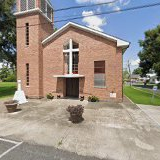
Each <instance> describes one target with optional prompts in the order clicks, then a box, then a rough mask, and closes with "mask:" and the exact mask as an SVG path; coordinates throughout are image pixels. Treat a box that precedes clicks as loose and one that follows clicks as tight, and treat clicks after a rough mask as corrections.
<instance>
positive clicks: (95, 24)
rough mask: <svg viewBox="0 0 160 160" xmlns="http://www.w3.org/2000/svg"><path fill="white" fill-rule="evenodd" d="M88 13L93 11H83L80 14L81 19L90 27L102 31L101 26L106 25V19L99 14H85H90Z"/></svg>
mask: <svg viewBox="0 0 160 160" xmlns="http://www.w3.org/2000/svg"><path fill="white" fill-rule="evenodd" d="M90 15H94V12H93V11H83V12H82V16H83V17H84V18H83V20H82V21H83V22H84V23H86V24H87V26H88V27H90V28H93V29H95V30H99V31H103V30H102V28H101V27H103V26H104V25H106V19H105V18H101V17H100V16H91V17H86V16H90Z"/></svg>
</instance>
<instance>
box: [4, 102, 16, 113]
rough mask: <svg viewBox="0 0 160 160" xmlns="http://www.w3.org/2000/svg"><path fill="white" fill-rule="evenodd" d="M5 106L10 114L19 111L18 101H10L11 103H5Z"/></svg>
mask: <svg viewBox="0 0 160 160" xmlns="http://www.w3.org/2000/svg"><path fill="white" fill-rule="evenodd" d="M4 105H5V106H6V108H7V111H8V113H13V112H15V111H16V110H17V106H18V101H16V100H10V101H7V102H4Z"/></svg>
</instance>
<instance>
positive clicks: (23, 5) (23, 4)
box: [20, 0, 35, 11]
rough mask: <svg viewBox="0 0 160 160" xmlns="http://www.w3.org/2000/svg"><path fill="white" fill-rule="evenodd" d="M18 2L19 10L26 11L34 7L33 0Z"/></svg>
mask: <svg viewBox="0 0 160 160" xmlns="http://www.w3.org/2000/svg"><path fill="white" fill-rule="evenodd" d="M20 2H21V3H20V7H21V9H20V10H21V11H27V10H30V9H34V8H35V0H21V1H20Z"/></svg>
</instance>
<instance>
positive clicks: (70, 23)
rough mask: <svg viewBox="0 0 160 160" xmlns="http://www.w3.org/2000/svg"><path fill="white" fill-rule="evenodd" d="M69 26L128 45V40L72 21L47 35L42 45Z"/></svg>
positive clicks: (120, 45)
mask: <svg viewBox="0 0 160 160" xmlns="http://www.w3.org/2000/svg"><path fill="white" fill-rule="evenodd" d="M69 27H75V28H78V29H81V30H83V31H85V32H89V33H91V34H94V35H97V36H101V37H103V38H105V39H107V40H111V41H113V42H116V43H117V47H122V48H124V49H126V48H128V47H129V45H130V42H127V41H125V40H122V39H120V38H116V37H114V36H111V35H108V34H106V33H103V32H100V31H97V30H94V29H92V28H88V27H85V26H82V25H79V24H76V23H73V22H69V23H67V24H66V25H64V26H63V27H62V28H60V29H59V30H57V31H56V32H54V33H53V34H51V35H50V36H49V37H47V38H46V39H45V40H43V41H42V44H43V45H45V44H47V43H48V42H50V41H51V40H52V39H54V38H56V37H57V36H58V35H59V34H61V33H63V32H64V31H65V30H66V29H68V28H69Z"/></svg>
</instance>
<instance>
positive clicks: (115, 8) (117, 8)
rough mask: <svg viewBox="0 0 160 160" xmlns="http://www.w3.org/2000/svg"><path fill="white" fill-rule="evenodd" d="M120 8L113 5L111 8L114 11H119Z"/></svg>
mask: <svg viewBox="0 0 160 160" xmlns="http://www.w3.org/2000/svg"><path fill="white" fill-rule="evenodd" d="M120 9H121V8H120V7H119V6H114V7H113V10H114V11H120Z"/></svg>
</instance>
